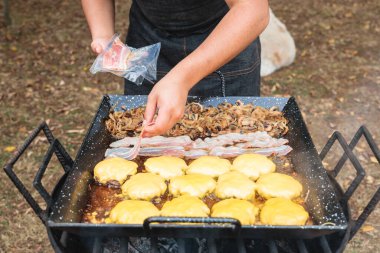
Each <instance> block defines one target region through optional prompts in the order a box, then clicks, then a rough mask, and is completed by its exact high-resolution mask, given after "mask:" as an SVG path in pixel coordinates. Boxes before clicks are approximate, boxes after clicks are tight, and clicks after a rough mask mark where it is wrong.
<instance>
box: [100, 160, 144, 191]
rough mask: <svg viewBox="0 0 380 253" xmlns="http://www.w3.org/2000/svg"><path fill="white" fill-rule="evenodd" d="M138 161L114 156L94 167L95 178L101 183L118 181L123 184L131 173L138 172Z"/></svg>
mask: <svg viewBox="0 0 380 253" xmlns="http://www.w3.org/2000/svg"><path fill="white" fill-rule="evenodd" d="M137 167H138V165H137V163H135V162H132V161H128V160H126V159H123V158H119V157H113V158H108V159H105V160H103V161H101V162H99V163H98V164H97V165H96V166H95V168H94V178H95V180H96V181H98V182H99V183H101V184H107V183H114V182H116V183H118V184H119V185H122V184H123V183H124V182H125V180H126V179H127V177H128V176H129V175H134V174H136V172H137Z"/></svg>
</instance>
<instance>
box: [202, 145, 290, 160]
mask: <svg viewBox="0 0 380 253" xmlns="http://www.w3.org/2000/svg"><path fill="white" fill-rule="evenodd" d="M292 150H293V149H292V148H291V147H290V146H288V145H282V146H279V147H271V148H260V149H245V148H239V147H234V146H231V147H216V148H213V149H212V150H211V151H210V152H209V155H213V156H220V157H224V158H229V157H236V156H238V155H242V154H261V155H265V156H270V155H278V156H285V155H287V154H289V152H290V151H292Z"/></svg>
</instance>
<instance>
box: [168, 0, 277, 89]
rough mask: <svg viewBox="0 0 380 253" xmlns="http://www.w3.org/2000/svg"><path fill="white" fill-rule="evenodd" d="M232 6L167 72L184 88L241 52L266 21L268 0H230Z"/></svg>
mask: <svg viewBox="0 0 380 253" xmlns="http://www.w3.org/2000/svg"><path fill="white" fill-rule="evenodd" d="M231 2H232V3H231V5H230V7H231V9H230V11H229V12H228V13H227V14H226V15H225V16H224V18H223V19H222V20H221V21H220V23H219V24H218V25H217V26H216V27H215V29H214V31H213V32H212V33H211V34H210V35H209V36H208V37H207V39H206V40H205V41H204V42H203V43H202V44H201V45H200V46H199V47H198V48H197V49H196V50H194V52H192V53H191V54H190V55H189V56H187V57H186V58H185V59H183V60H182V61H181V62H180V63H179V64H177V66H175V67H174V68H173V70H172V71H171V72H170V73H169V74H170V75H176V76H180V77H181V78H183V82H182V83H184V84H185V85H187V86H188V87H186V88H187V89H190V88H191V87H193V86H194V85H195V84H196V83H198V82H199V81H200V80H201V79H202V78H204V77H205V76H207V75H208V74H210V73H212V72H213V71H215V70H216V69H218V68H220V67H221V66H223V65H224V64H226V63H228V62H229V61H230V60H231V59H233V58H234V57H235V56H236V55H238V54H239V53H240V52H241V51H243V50H244V49H245V48H246V47H247V46H248V45H249V44H250V43H252V41H253V40H255V39H256V38H257V37H258V36H259V35H260V33H261V32H262V31H263V30H264V29H265V27H266V26H267V24H268V22H269V7H268V2H267V0H247V1H231Z"/></svg>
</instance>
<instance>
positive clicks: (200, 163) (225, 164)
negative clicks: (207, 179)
mask: <svg viewBox="0 0 380 253" xmlns="http://www.w3.org/2000/svg"><path fill="white" fill-rule="evenodd" d="M230 169H231V163H230V161H228V160H227V159H224V158H220V157H217V156H202V157H199V158H198V159H196V160H194V161H193V162H192V163H191V164H190V165H189V168H188V170H187V171H186V174H203V175H208V176H211V177H218V176H220V175H222V174H224V173H226V172H227V171H230Z"/></svg>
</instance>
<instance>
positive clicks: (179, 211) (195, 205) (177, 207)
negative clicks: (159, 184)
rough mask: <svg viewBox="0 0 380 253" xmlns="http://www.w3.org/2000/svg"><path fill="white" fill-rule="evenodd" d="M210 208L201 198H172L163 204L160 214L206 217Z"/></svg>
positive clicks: (186, 196)
mask: <svg viewBox="0 0 380 253" xmlns="http://www.w3.org/2000/svg"><path fill="white" fill-rule="evenodd" d="M209 214H210V209H209V208H208V207H207V205H206V204H205V203H203V202H202V200H200V199H198V198H196V197H192V196H188V195H185V196H181V197H178V198H174V199H172V200H171V201H168V202H166V203H165V204H164V206H163V207H162V209H161V215H162V216H181V217H208V215H209Z"/></svg>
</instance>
